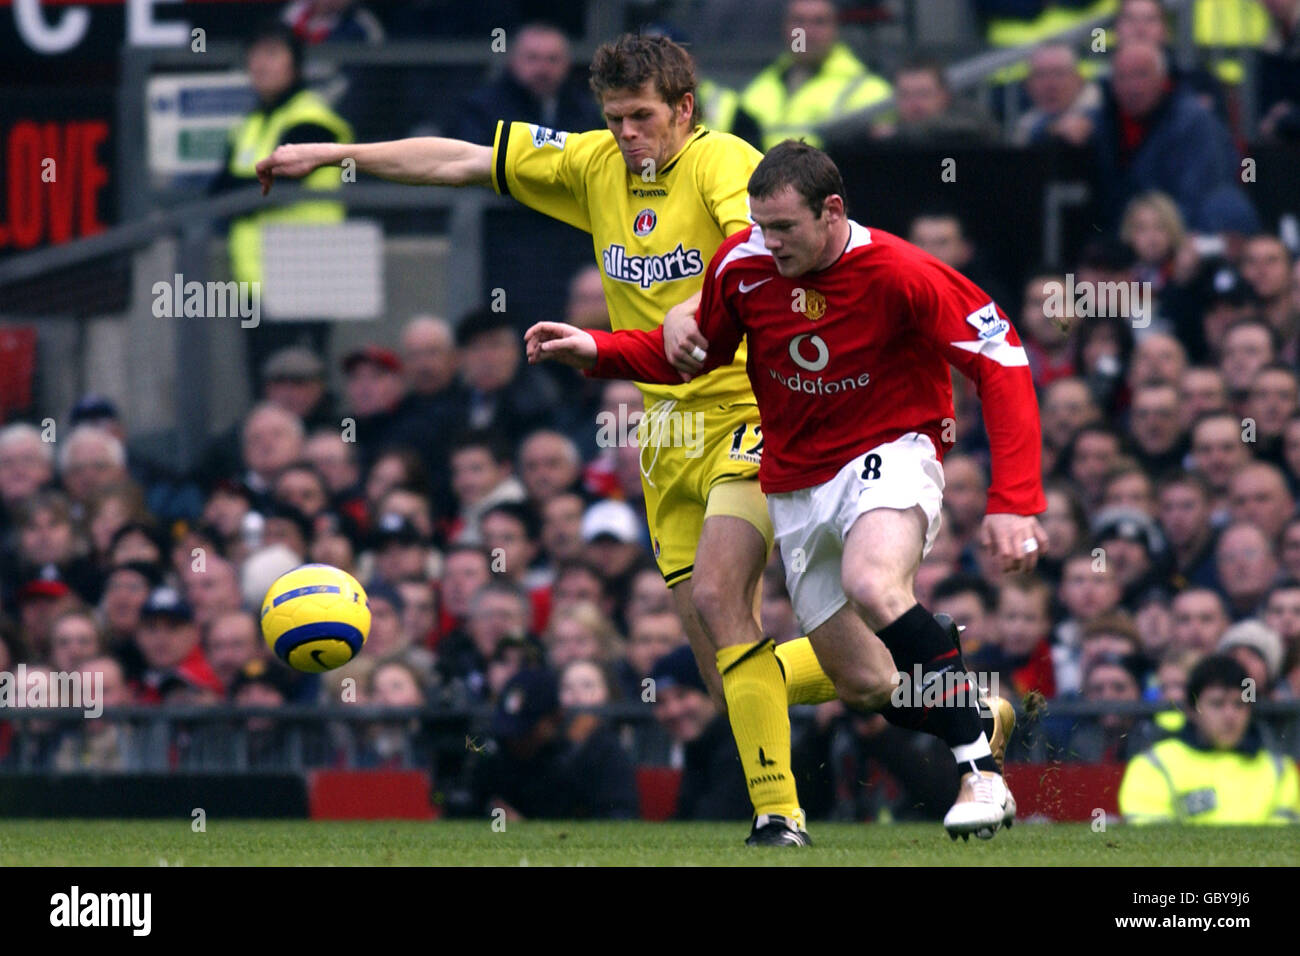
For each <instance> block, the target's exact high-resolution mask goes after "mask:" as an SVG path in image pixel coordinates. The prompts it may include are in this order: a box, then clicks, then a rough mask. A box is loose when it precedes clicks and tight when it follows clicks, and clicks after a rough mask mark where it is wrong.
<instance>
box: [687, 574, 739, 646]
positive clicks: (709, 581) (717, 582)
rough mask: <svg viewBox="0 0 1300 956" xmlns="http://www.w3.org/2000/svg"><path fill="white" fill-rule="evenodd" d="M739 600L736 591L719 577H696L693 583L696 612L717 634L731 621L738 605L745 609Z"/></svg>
mask: <svg viewBox="0 0 1300 956" xmlns="http://www.w3.org/2000/svg"><path fill="white" fill-rule="evenodd" d="M738 601H739V599H738V596H737V595H736V593H735V592H734V591H732V590H731V589H728V588H725V587H723V586H722V581H721V579H719V578H716V577H696V578H695V580H694V582H693V583H692V587H691V603H692V604H693V605H694V606H695V612H696V613H697V614H699V616H700V619H701V620H702V621H703V622H704V624H705V626H706V627H708V628H709V630H710V631H712V632H713V633H715V634H716V633H718V629H719V628H725V627H727V626H728V625H729V624H730V623H731V618H732V617H734V616H735V614H736V613H737V607H740V609H741V611H742V612H743V611H744V608H743V606H741V605H740V604H739V603H738Z"/></svg>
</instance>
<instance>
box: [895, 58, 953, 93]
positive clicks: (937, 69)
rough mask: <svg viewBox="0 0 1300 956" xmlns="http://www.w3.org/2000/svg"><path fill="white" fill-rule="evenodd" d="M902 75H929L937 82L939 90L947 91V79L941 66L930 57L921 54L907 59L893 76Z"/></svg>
mask: <svg viewBox="0 0 1300 956" xmlns="http://www.w3.org/2000/svg"><path fill="white" fill-rule="evenodd" d="M904 73H929V74H930V75H931V76H933V77H934V78H935V80H937V81H938V83H939V87H940V89H943V90H947V89H948V77H947V75H946V74H945V73H944V69H943V64H942V63H940V62H939V61H938V60H937V59H935V58H934V57H932V56H925V55H923V54H921V55H917V56H912V57H908V58H907V60H905V61H904V62H903V65H902V66H900V67H899V68H898V71H897V72H896V73H895V74H894V76H895V77H899V76H902V75H903V74H904Z"/></svg>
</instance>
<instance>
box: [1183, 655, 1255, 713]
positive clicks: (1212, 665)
mask: <svg viewBox="0 0 1300 956" xmlns="http://www.w3.org/2000/svg"><path fill="white" fill-rule="evenodd" d="M1249 677H1250V675H1249V674H1247V673H1246V668H1244V667H1242V666H1241V665H1240V664H1239V663H1237V659H1236V658H1235V657H1232V656H1231V655H1228V654H1211V655H1209V656H1208V657H1204V658H1202V659H1201V662H1200V663H1199V664H1197V665H1196V666H1195V667H1193V668H1192V672H1191V674H1189V675H1188V676H1187V705H1188V706H1189V707H1191V708H1192V709H1195V708H1196V701H1197V700H1198V699H1199V698H1200V696H1201V694H1203V693H1205V691H1207V690H1209V689H1210V688H1211V687H1223V688H1226V689H1228V690H1231V691H1236V692H1237V693H1240V692H1241V689H1242V688H1243V687H1244V686H1245V683H1246V681H1247V680H1248V679H1249Z"/></svg>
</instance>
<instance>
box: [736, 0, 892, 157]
mask: <svg viewBox="0 0 1300 956" xmlns="http://www.w3.org/2000/svg"><path fill="white" fill-rule="evenodd" d="M835 17H836V13H835V5H834V4H832V3H830V2H829V0H791V2H790V3H789V4H788V5H787V7H786V17H785V37H784V39H783V45H784V46H785V47H786V48H787V49H788V50H790V52H789V53H784V54H782V55H781V56H780V57H778V58H777V59H776V61H775V62H774V63H772V64H771V65H770V66H767V67H765V68H764V69H763V71H762V72H760V73H759V74H758V76H756V77H754V79H753V80H751V81H750V83H749V85H748V86H747V87H745V89H744V90H743V91H742V92H741V94H740V108H741V109H743V110H744V111H745V112H747V113H748V114H749V115H750V116H752V117H754V119H755V120H757V121H758V125H759V127H761V129H762V130H763V142H762V146H761V148H762V149H763V150H764V151H766V150H769V149H771V148H772V147H773V146H775V145H776V144H777V143H779V142H781V140H783V139H791V138H793V139H799V138H800V137H802V138H803V139H804V140H805V141H806V142H807V143H809V144H810V145H812V146H818V147H820V146H821V145H822V142H821V139H820V138H819V137H818V136H817V134H816V133H815V132H814V128H815V127H818V126H821V125H823V124H825V123H829V122H832V121H834V120H837V119H839V118H840V117H842V116H844V115H845V114H847V113H853V112H855V111H857V110H860V109H865V108H866V107H868V106H871V105H872V104H873V103H878V102H880V101H881V100H884V99H888V98H889V96H890V94H891V93H892V92H893V91H892V89H891V88H890V85H889V82H888V81H887V80H885V79H884V78H882V77H880V76H877V75H876V74H875V73H872V72H871V71H870V70H868V69H867V67H866V66H865V65H864V64H863V62H862V61H861V60H859V59H858V58H857V57H856V56H854V55H853V51H852V50H850V49H849V48H848V47H847V46H846V45H845V44H843V43H840V42H839V41H838V40H837V39H836V37H837V31H838V25H837V24H836V20H835Z"/></svg>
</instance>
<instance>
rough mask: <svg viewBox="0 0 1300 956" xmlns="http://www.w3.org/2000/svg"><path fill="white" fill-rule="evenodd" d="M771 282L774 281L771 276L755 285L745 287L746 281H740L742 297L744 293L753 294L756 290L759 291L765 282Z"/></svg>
mask: <svg viewBox="0 0 1300 956" xmlns="http://www.w3.org/2000/svg"><path fill="white" fill-rule="evenodd" d="M771 281H772V277H771V276H768V277H767V278H766V279H759V280H758V281H757V282H755V283H754V284H753V285H745V280H744V279H742V280H740V292H741V294H742V295H743V294H744V293H746V292H753V291H754V290H755V289H757V288H758V287H759V286H761V285H762V284H763V283H764V282H771Z"/></svg>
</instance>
